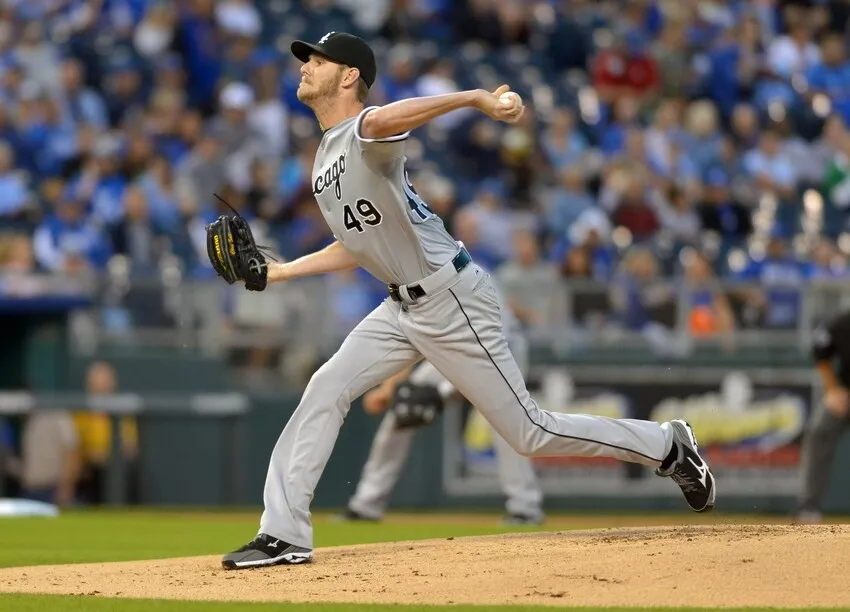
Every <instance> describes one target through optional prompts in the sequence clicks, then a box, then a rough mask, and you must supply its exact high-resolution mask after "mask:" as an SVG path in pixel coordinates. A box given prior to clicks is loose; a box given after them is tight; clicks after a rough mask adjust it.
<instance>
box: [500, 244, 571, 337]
mask: <svg viewBox="0 0 850 612" xmlns="http://www.w3.org/2000/svg"><path fill="white" fill-rule="evenodd" d="M495 277H496V279H497V281H498V285H499V287H500V289H501V291H502V293H503V297H504V299H505V301H506V303H507V305H508V307H509V308H510V309H511V312H513V314H514V315H515V316H516V318H517V319H518V320H519V321H520V323H522V324H523V325H524V326H526V327H528V328H538V329H540V328H546V327H547V326H549V325H551V324H552V323H553V322H554V321H555V316H554V315H555V307H556V298H557V295H556V293H557V285H556V284H555V280H556V278H557V270H556V269H555V267H554V266H553V265H552V264H551V263H550V262H547V261H544V260H542V259H541V258H540V252H539V247H538V244H537V237H536V236H535V235H534V234H533V233H532V232H530V231H528V230H519V231H517V232H515V233H514V235H513V254H512V257H511V259H510V260H509V261H507V262H505V263H504V264H502V265H501V266H500V267H499V268H498V269H497V270H496V271H495Z"/></svg>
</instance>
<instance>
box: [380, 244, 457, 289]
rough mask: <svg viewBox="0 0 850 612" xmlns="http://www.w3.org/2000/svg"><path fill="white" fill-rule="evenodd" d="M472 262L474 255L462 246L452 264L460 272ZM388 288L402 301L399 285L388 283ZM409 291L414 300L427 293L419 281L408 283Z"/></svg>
mask: <svg viewBox="0 0 850 612" xmlns="http://www.w3.org/2000/svg"><path fill="white" fill-rule="evenodd" d="M471 263H472V256H471V255H470V254H469V251H467V250H466V249H465V248H462V249H461V250H460V251H458V253H457V255H455V256H454V259H452V265H453V266H454V268H455V271H457V272H460V271H461V270H463V269H464V268H465V267H466V266H468V265H469V264H471ZM387 289H389V291H390V297H391V298H392V299H393V300H395V301H396V302H401V301H402V298H401V293H399V290H398V285H394V284H392V283H390V284H389V285H387ZM407 293H408V295H410V297H411V298H413V299H414V300H418V299H421V298H424V297H425V295H426V293H425V290H424V289H423V288H422V286H421V285H419V283H413V284H412V285H407Z"/></svg>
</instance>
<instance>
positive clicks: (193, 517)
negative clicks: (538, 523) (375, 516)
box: [0, 511, 543, 567]
mask: <svg viewBox="0 0 850 612" xmlns="http://www.w3.org/2000/svg"><path fill="white" fill-rule="evenodd" d="M258 520H259V513H258V512H252V513H238V514H221V513H202V512H193V513H181V512H177V513H163V512H108V511H107V512H101V511H94V512H70V513H67V514H65V515H63V516H61V517H59V518H21V519H10V520H0V542H2V546H0V567H13V566H25V565H47V564H49V565H53V564H61V563H95V562H102V561H132V560H141V559H157V558H169V557H188V556H194V555H207V554H211V555H215V554H224V553H226V552H229V551H231V550H233V549H235V548H237V547H239V546H241V545H242V544H244V543H245V542H247V541H248V540H250V539H251V538H252V537H253V536H254V534H255V533H256V532H257V524H258ZM315 522H316V526H317V529H316V546H317V547H323V546H343V545H346V544H366V543H374V542H392V541H399V540H418V539H428V538H447V537H461V536H468V535H489V534H495V533H505V532H506V531H509V529H506V528H503V527H500V526H499V525H498V518H497V517H496V516H493V517H492V520H489V521H481V522H479V523H478V524H476V523H475V522H472V521H469V522H467V521H462V522H459V523H456V524H454V523H451V522H447V521H445V520H444V519H443V520H441V519H440V517H439V516H435V517H431V518H430V520H429V517H428V515H424V516H422V517H420V518H419V519H417V520H415V521H410V522H400V523H395V522H391V521H390V522H386V523H382V524H378V523H346V522H337V521H334V520H333V519H332V518H330V517H327V516H324V517H318V518H317V520H316V521H315ZM525 529H529V528H525ZM539 529H543V527H540V528H539ZM514 530H516V529H514Z"/></svg>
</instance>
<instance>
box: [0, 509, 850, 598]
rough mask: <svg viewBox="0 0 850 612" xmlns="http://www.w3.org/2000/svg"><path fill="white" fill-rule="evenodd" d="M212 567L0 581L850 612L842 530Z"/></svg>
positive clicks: (577, 541) (549, 542)
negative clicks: (849, 610)
mask: <svg viewBox="0 0 850 612" xmlns="http://www.w3.org/2000/svg"><path fill="white" fill-rule="evenodd" d="M219 563H220V559H219V557H190V558H185V559H163V560H156V561H134V562H128V563H100V564H85V565H59V566H41V567H27V568H12V569H4V570H0V592H17V593H63V594H77V595H90V594H94V595H100V596H123V597H150V598H168V599H195V600H200V599H203V600H240V601H249V600H253V601H293V602H300V601H335V602H373V603H432V604H450V603H468V604H548V605H552V606H570V605H572V606H616V605H629V606H703V607H718V606H777V607H786V606H795V607H806V606H850V525H827V526H789V525H769V526H768V525H718V526H713V527H668V528H663V527H662V528H646V529H606V530H594V531H572V532H553V533H529V534H511V535H503V536H488V537H473V538H457V539H450V540H425V541H418V542H398V543H392V544H372V545H363V546H346V547H340V548H326V549H320V550H318V551H317V552H316V561H315V562H314V563H313V564H310V565H299V566H293V567H285V566H284V567H273V568H267V569H255V570H237V571H225V570H223V569H221V566H220V564H219Z"/></svg>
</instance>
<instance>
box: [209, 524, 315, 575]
mask: <svg viewBox="0 0 850 612" xmlns="http://www.w3.org/2000/svg"><path fill="white" fill-rule="evenodd" d="M312 560H313V551H312V550H310V549H309V548H301V547H300V546H294V545H292V544H287V543H286V542H284V541H283V540H278V539H277V538H275V537H273V536H270V535H266V534H265V533H261V534H258V535H257V537H256V538H254V539H253V540H251V541H250V542H248V543H247V544H246V545H245V546H243V547H241V548H239V549H238V550H235V551H233V552H232V553H230V554H227V555H224V557H223V558H222V559H221V565H222V567H224V569H245V568H250V567H269V566H271V565H297V564H299V563H310V562H311V561H312Z"/></svg>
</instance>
